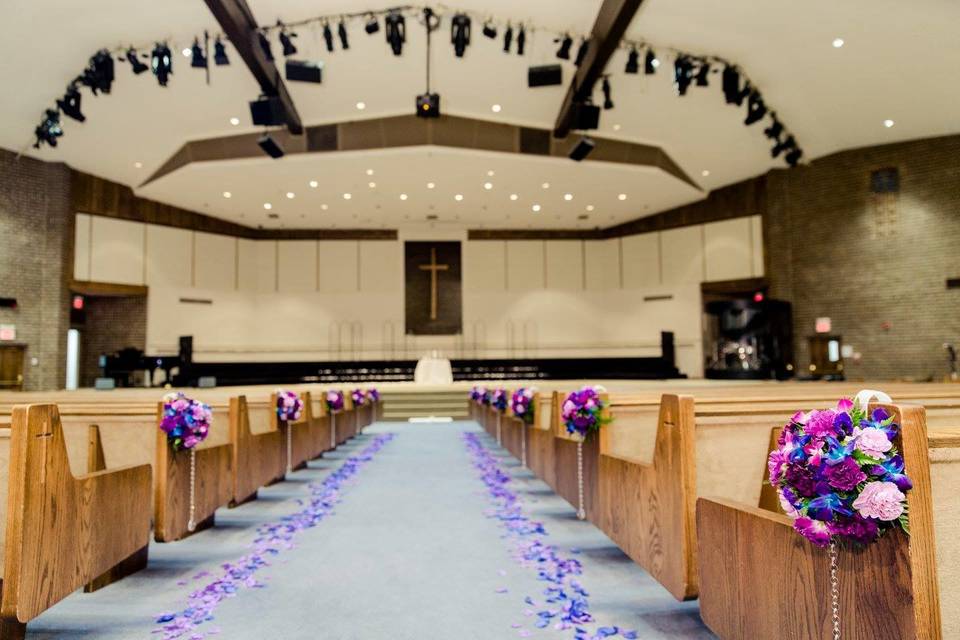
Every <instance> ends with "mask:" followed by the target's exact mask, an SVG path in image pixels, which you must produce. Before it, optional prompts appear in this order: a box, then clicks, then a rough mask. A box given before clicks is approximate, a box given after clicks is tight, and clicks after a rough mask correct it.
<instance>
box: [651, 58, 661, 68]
mask: <svg viewBox="0 0 960 640" xmlns="http://www.w3.org/2000/svg"><path fill="white" fill-rule="evenodd" d="M650 64H651V65H653V68H654V69H657V68H659V67H660V58H654V59H653V60H651V61H650Z"/></svg>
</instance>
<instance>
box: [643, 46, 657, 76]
mask: <svg viewBox="0 0 960 640" xmlns="http://www.w3.org/2000/svg"><path fill="white" fill-rule="evenodd" d="M659 66H660V61H659V60H657V54H656V53H654V52H653V49H647V55H646V56H645V57H644V59H643V72H644V73H645V74H647V75H648V76H652V75H653V74H655V73H656V72H657V67H659Z"/></svg>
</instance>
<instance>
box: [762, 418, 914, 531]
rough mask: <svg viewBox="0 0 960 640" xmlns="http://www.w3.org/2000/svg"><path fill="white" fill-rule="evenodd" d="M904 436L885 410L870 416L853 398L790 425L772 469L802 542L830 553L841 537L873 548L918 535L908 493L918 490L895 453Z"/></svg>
mask: <svg viewBox="0 0 960 640" xmlns="http://www.w3.org/2000/svg"><path fill="white" fill-rule="evenodd" d="M899 430H900V426H899V425H897V424H896V423H894V418H893V416H890V415H888V414H887V412H886V411H884V410H883V409H882V408H877V409H874V411H873V412H872V413H871V414H870V415H869V416H868V415H867V412H866V410H865V408H863V407H860V406H859V405H854V403H853V402H851V401H850V400H847V399H843V400H840V402H838V403H837V408H836V409H827V410H826V411H811V412H810V413H803V412H798V413H797V414H796V415H794V416H793V417H792V418H791V419H790V423H789V424H787V425H786V426H785V427H784V428H783V431H782V432H781V434H780V438H779V440H778V441H777V443H778V445H779V446H778V447H777V449H775V450H774V451H772V452H771V453H770V458H769V460H768V462H767V464H768V467H769V470H770V483H771V484H772V485H773V486H774V487H776V489H777V493H778V494H779V496H780V504H781V506H782V507H783V510H784V512H785V513H786V514H787V515H788V516H790V517H791V518H793V526H794V528H795V529H796V530H797V531H798V532H799V533H800V534H801V535H802V536H804V537H805V538H807V539H808V540H810V541H811V542H812V543H814V544H816V545H819V546H821V547H825V546H827V545H829V544H830V541H831V540H832V539H833V538H834V537H837V538H842V539H846V540H850V541H852V542H855V543H857V544H860V545H865V544H869V543H871V542H874V541H876V540H877V539H878V538H879V537H880V536H881V535H883V534H884V533H885V532H886V531H888V530H890V529H893V528H894V527H896V526H899V527H900V528H901V529H903V531H904V532H905V533H908V534H909V533H910V526H909V518H908V514H907V497H906V493H907V492H908V491H910V489H912V488H913V483H912V482H911V481H910V478H908V477H907V475H906V474H905V473H904V469H903V456H901V455H900V453H899V452H898V451H897V448H896V447H895V446H894V440H895V438H896V436H897V433H898V432H899Z"/></svg>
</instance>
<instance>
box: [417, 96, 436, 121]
mask: <svg viewBox="0 0 960 640" xmlns="http://www.w3.org/2000/svg"><path fill="white" fill-rule="evenodd" d="M417 117H418V118H439V117H440V94H439V93H423V94H421V95H419V96H417Z"/></svg>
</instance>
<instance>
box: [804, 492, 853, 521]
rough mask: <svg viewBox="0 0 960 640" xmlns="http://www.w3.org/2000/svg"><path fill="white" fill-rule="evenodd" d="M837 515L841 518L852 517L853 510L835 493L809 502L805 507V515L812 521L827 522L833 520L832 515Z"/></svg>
mask: <svg viewBox="0 0 960 640" xmlns="http://www.w3.org/2000/svg"><path fill="white" fill-rule="evenodd" d="M835 513H839V514H840V515H843V516H852V515H853V510H852V509H851V508H850V505H848V504H847V501H846V500H844V499H843V498H841V497H840V496H838V495H837V494H836V493H827V494H826V495H822V496H820V497H817V498H814V499H813V500H811V501H810V504H809V505H808V507H807V515H809V516H810V517H811V518H813V519H814V520H821V521H824V522H828V521H830V520H833V514H835Z"/></svg>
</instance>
